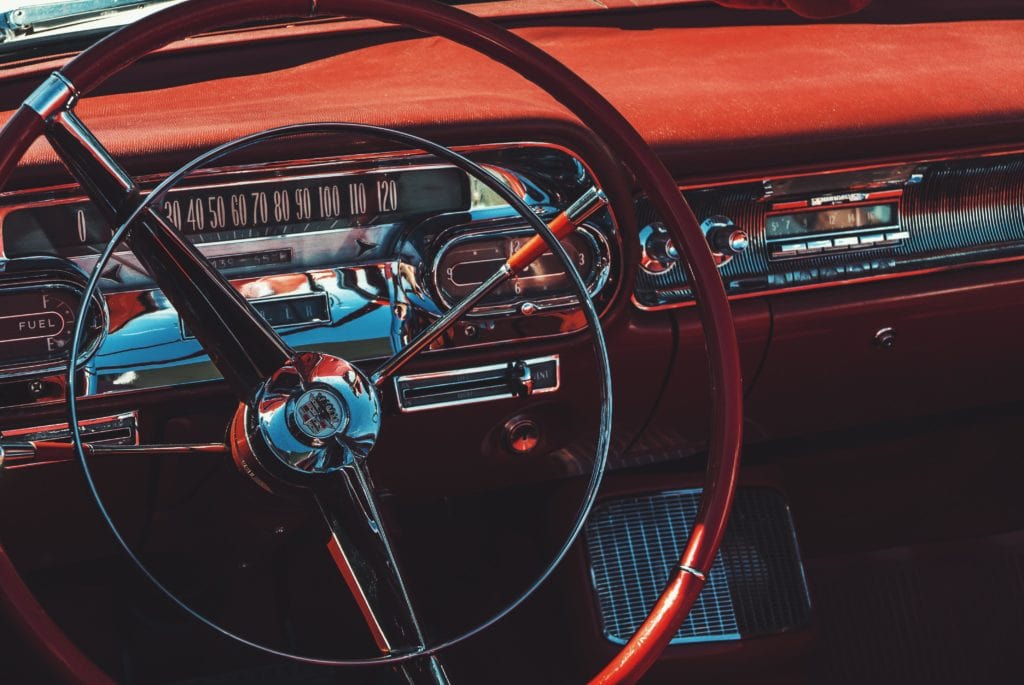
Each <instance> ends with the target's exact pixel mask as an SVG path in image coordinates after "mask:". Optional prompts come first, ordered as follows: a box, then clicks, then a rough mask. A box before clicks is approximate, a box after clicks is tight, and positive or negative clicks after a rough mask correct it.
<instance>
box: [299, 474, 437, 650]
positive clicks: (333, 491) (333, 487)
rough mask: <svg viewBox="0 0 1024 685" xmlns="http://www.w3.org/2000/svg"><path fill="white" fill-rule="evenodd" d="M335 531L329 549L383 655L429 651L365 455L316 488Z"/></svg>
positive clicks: (314, 489) (317, 495) (329, 524)
mask: <svg viewBox="0 0 1024 685" xmlns="http://www.w3.org/2000/svg"><path fill="white" fill-rule="evenodd" d="M313 493H314V497H315V499H316V503H317V505H318V506H319V508H320V511H321V513H322V514H323V517H324V520H325V521H326V523H327V527H328V529H329V530H330V534H331V537H330V540H329V541H328V545H327V546H328V549H329V550H330V553H331V557H332V558H333V559H334V563H335V564H336V565H337V566H338V570H339V571H340V572H341V575H342V577H343V578H344V579H345V583H346V585H348V588H349V590H350V591H351V592H352V596H353V597H354V598H355V600H356V604H358V605H359V610H360V611H361V612H362V614H363V618H364V619H365V620H366V624H367V626H368V627H369V629H370V634H371V636H372V637H373V640H374V642H375V643H376V645H377V648H378V649H379V650H380V652H381V654H405V653H410V652H417V651H421V650H422V649H424V647H425V645H426V641H425V639H424V637H423V631H422V629H421V627H420V624H419V620H418V618H417V616H416V612H415V611H414V609H413V606H412V600H411V599H410V597H409V593H408V590H407V588H406V585H405V581H404V579H403V578H402V573H401V570H400V567H399V564H398V560H397V558H396V556H395V552H394V549H393V548H392V546H391V540H390V536H389V535H388V533H387V526H386V525H385V523H384V521H383V519H382V517H381V512H380V506H379V503H378V501H377V496H376V494H375V492H374V489H373V485H372V482H371V480H370V474H369V472H368V471H367V469H366V463H365V461H364V460H363V459H361V458H359V459H354V460H352V461H351V462H350V463H348V464H346V465H345V466H344V467H342V468H341V469H339V470H338V471H336V472H335V473H333V474H331V477H330V478H327V479H324V480H322V481H320V482H318V484H317V485H315V486H314V487H313Z"/></svg>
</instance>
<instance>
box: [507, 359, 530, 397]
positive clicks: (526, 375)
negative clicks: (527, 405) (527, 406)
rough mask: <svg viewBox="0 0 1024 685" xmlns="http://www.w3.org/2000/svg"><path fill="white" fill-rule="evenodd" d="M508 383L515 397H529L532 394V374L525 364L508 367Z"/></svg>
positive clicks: (519, 363) (516, 363) (514, 364)
mask: <svg viewBox="0 0 1024 685" xmlns="http://www.w3.org/2000/svg"><path fill="white" fill-rule="evenodd" d="M508 382H509V385H510V386H512V393H513V394H514V395H515V396H516V397H529V396H530V395H532V394H533V372H532V371H531V370H530V365H529V364H527V363H526V362H522V361H519V362H514V363H512V364H509V367H508Z"/></svg>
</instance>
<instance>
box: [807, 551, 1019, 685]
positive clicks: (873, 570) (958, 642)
mask: <svg viewBox="0 0 1024 685" xmlns="http://www.w3.org/2000/svg"><path fill="white" fill-rule="evenodd" d="M806 570H807V575H808V581H809V584H810V587H811V596H812V600H813V602H814V609H815V613H816V620H817V622H818V629H819V635H820V641H819V643H818V648H817V650H816V655H815V659H814V665H813V673H814V675H813V681H814V682H820V683H858V684H859V683H872V684H878V683H908V684H912V683H929V684H935V683H957V684H958V685H965V684H969V683H1024V533H1013V534H1008V535H1001V536H998V537H991V538H985V539H983V540H971V541H966V542H957V543H943V544H938V545H927V546H915V547H905V548H897V549H891V550H885V551H879V552H874V553H871V554H867V555H858V556H857V557H855V558H834V559H821V560H808V561H807V562H806Z"/></svg>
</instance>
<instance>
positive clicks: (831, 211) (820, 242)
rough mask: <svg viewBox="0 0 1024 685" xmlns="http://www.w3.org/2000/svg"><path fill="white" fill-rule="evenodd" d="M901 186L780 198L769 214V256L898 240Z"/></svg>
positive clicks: (900, 234) (870, 246)
mask: <svg viewBox="0 0 1024 685" xmlns="http://www.w3.org/2000/svg"><path fill="white" fill-rule="evenodd" d="M901 194H902V192H901V191H899V190H896V191H893V190H887V191H881V192H877V193H843V194H838V195H825V196H821V197H812V198H810V199H807V200H797V201H789V202H777V203H774V204H772V206H771V211H770V212H768V213H767V214H766V215H765V219H764V235H765V242H766V244H767V249H768V258H769V259H771V260H779V259H798V258H801V257H812V256H815V255H821V254H823V253H833V252H847V251H850V250H867V249H873V248H878V247H886V246H892V245H899V244H900V243H901V242H903V241H904V240H906V239H908V238H910V232H909V231H906V230H903V229H902V228H901V227H900V209H899V198H900V195H901Z"/></svg>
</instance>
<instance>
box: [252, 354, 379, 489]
mask: <svg viewBox="0 0 1024 685" xmlns="http://www.w3.org/2000/svg"><path fill="white" fill-rule="evenodd" d="M241 411H242V415H241V416H240V417H238V418H241V419H242V425H244V427H245V430H244V436H243V437H244V441H245V443H246V446H247V447H248V448H249V449H247V450H245V451H246V452H248V453H249V457H250V458H245V456H244V455H243V456H242V458H239V455H238V454H236V460H238V461H239V462H240V463H239V465H240V466H241V467H242V469H243V471H245V472H246V473H249V474H250V475H252V476H253V477H255V478H256V479H257V481H259V482H260V483H261V484H263V485H265V486H267V485H269V484H268V483H266V482H265V481H266V480H268V478H267V476H270V479H269V480H282V481H285V482H290V483H293V484H302V482H303V481H304V480H305V477H308V476H314V475H317V474H324V473H330V472H332V471H337V470H338V469H341V468H343V467H345V466H346V465H349V464H351V463H353V461H355V460H357V459H363V458H365V457H366V456H367V455H368V454H369V453H370V450H371V449H373V445H374V443H375V442H376V441H377V435H378V434H379V432H380V419H381V411H380V399H379V397H378V396H377V391H376V389H375V388H374V386H373V383H372V382H371V381H370V379H369V378H367V377H366V375H365V374H363V372H362V371H360V370H359V369H357V368H356V367H355V366H353V365H351V364H349V363H348V362H347V361H345V360H344V359H339V358H338V357H332V356H330V355H326V354H320V353H317V352H300V353H299V354H297V355H296V356H295V358H294V359H292V360H291V362H289V363H288V364H286V365H285V366H283V367H281V369H279V370H278V371H277V372H276V373H275V374H274V375H273V376H272V377H271V378H270V379H269V380H268V381H267V382H266V383H265V384H264V385H263V388H262V389H261V390H260V391H259V393H258V394H257V396H256V399H255V401H254V402H253V404H252V405H251V406H245V407H243V408H241ZM237 421H238V419H237V418H236V422H237ZM239 427H240V426H239ZM234 431H235V429H233V432H234ZM234 442H235V443H236V444H237V443H238V440H234ZM251 460H254V461H255V463H250V462H251ZM257 472H258V475H259V477H257Z"/></svg>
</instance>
